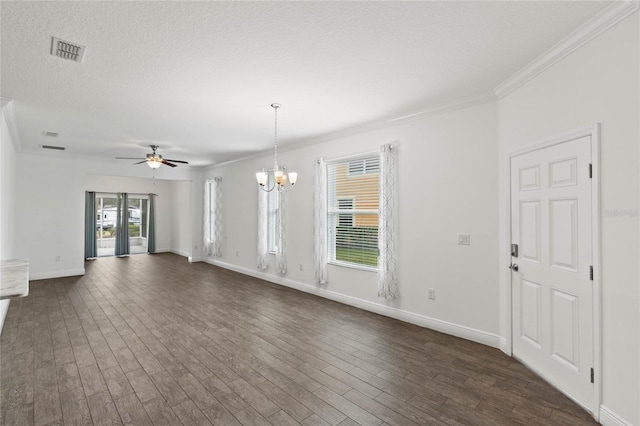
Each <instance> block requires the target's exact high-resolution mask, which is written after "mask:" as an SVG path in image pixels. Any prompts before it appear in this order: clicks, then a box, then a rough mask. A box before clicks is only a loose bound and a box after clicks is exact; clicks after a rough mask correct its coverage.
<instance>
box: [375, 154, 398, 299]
mask: <svg viewBox="0 0 640 426" xmlns="http://www.w3.org/2000/svg"><path fill="white" fill-rule="evenodd" d="M395 151H396V149H395V148H394V147H393V146H392V145H389V144H387V145H382V146H381V147H380V207H379V208H380V218H379V225H378V296H379V297H384V298H385V299H395V298H397V297H398V296H399V294H398V277H397V270H396V248H395V235H394V219H393V211H394V207H395V197H394V195H395V191H396V188H395V176H396V156H395V154H396V153H395Z"/></svg>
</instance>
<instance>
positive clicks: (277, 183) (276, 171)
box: [256, 104, 298, 192]
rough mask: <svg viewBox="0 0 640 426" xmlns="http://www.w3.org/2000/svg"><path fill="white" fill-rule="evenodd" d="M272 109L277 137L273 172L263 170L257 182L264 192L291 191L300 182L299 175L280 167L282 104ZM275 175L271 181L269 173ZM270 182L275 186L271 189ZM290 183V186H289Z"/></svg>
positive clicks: (259, 173) (258, 175)
mask: <svg viewBox="0 0 640 426" xmlns="http://www.w3.org/2000/svg"><path fill="white" fill-rule="evenodd" d="M271 108H273V109H274V111H275V136H274V158H273V171H271V170H266V169H262V170H260V171H259V172H257V173H256V180H257V181H258V185H260V188H261V189H262V190H263V191H266V192H271V191H273V190H274V189H276V188H277V189H278V191H280V192H282V191H291V190H292V189H293V185H295V184H296V181H297V180H298V173H296V172H289V173H287V172H286V171H285V167H284V166H278V108H280V104H271ZM271 172H272V173H273V179H269V173H271ZM269 180H272V182H273V184H272V185H271V187H270V188H269V187H268V186H269V185H268V184H269ZM287 183H288V184H287Z"/></svg>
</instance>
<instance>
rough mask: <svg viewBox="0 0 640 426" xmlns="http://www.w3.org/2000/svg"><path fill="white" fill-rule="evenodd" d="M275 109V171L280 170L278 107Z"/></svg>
mask: <svg viewBox="0 0 640 426" xmlns="http://www.w3.org/2000/svg"><path fill="white" fill-rule="evenodd" d="M273 109H275V113H276V116H275V132H274V138H273V139H274V146H275V148H274V149H275V155H274V158H275V160H274V169H275V170H277V169H278V107H277V106H275V107H273Z"/></svg>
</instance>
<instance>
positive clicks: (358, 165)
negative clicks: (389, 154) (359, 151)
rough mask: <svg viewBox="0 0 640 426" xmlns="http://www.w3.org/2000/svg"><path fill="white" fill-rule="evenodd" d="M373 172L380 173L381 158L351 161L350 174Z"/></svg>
mask: <svg viewBox="0 0 640 426" xmlns="http://www.w3.org/2000/svg"><path fill="white" fill-rule="evenodd" d="M372 173H375V174H378V173H380V159H379V158H378V157H371V158H363V159H360V160H353V161H349V166H348V174H349V176H353V175H366V174H372Z"/></svg>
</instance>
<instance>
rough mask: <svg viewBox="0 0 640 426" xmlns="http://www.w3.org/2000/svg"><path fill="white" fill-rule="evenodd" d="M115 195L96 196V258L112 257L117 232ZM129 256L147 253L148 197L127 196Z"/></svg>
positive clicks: (116, 201) (103, 194)
mask: <svg viewBox="0 0 640 426" xmlns="http://www.w3.org/2000/svg"><path fill="white" fill-rule="evenodd" d="M117 203H118V199H117V194H114V193H98V194H96V210H97V212H96V243H97V249H98V257H104V256H114V255H115V246H116V230H117V216H118V211H117ZM127 226H128V227H129V250H130V253H129V254H140V253H147V252H148V232H149V229H148V228H149V196H148V195H139V194H129V203H128V205H127Z"/></svg>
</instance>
